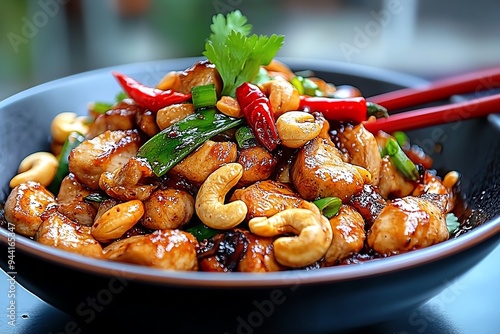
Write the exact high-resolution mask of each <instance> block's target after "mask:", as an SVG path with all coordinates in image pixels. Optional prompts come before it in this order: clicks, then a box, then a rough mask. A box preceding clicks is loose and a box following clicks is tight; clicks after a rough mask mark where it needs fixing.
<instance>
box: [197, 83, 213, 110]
mask: <svg viewBox="0 0 500 334" xmlns="http://www.w3.org/2000/svg"><path fill="white" fill-rule="evenodd" d="M191 98H192V99H193V106H194V108H195V109H199V108H208V107H213V106H215V104H216V103H217V91H216V89H215V84H208V85H201V86H195V87H193V88H192V89H191Z"/></svg>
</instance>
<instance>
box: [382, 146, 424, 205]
mask: <svg viewBox="0 0 500 334" xmlns="http://www.w3.org/2000/svg"><path fill="white" fill-rule="evenodd" d="M414 188H415V183H414V182H412V181H410V180H408V179H406V178H405V177H404V176H403V174H401V172H400V171H399V170H398V169H397V167H396V166H395V165H394V164H393V163H392V162H391V160H390V159H389V157H387V156H385V157H384V158H382V164H381V165H380V181H379V183H378V189H379V192H380V195H382V197H384V198H385V199H390V198H396V197H404V196H408V195H410V194H411V193H412V191H413V189H414Z"/></svg>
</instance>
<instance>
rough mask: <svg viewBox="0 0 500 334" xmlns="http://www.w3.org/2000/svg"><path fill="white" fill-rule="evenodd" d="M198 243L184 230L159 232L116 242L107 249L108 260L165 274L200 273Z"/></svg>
mask: <svg viewBox="0 0 500 334" xmlns="http://www.w3.org/2000/svg"><path fill="white" fill-rule="evenodd" d="M198 247H199V245H198V241H197V240H196V238H195V237H194V236H193V235H192V234H191V233H188V232H184V231H181V230H176V229H174V230H170V229H166V230H156V231H154V232H153V233H151V234H147V235H137V236H133V237H130V238H127V239H121V240H118V241H115V242H113V243H111V244H109V245H108V246H106V247H105V248H104V257H105V258H106V259H108V260H114V261H121V262H127V263H134V264H138V265H144V266H149V267H154V268H159V269H166V270H187V271H196V270H198V259H197V257H196V252H197V249H198Z"/></svg>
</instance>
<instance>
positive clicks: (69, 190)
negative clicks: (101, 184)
mask: <svg viewBox="0 0 500 334" xmlns="http://www.w3.org/2000/svg"><path fill="white" fill-rule="evenodd" d="M91 193H93V191H91V190H90V189H88V188H85V187H84V186H82V185H81V184H80V183H79V182H78V181H77V180H76V179H75V176H74V175H73V174H72V173H70V174H68V176H66V177H65V178H64V179H63V180H62V182H61V187H60V188H59V194H58V195H57V204H58V208H57V210H58V211H59V212H61V213H62V214H63V215H65V216H66V217H68V218H69V219H71V220H73V221H74V222H76V223H78V224H81V225H85V226H92V224H93V222H94V218H95V215H96V213H97V205H96V204H93V203H90V202H87V201H85V200H84V198H85V196H88V195H90V194H91Z"/></svg>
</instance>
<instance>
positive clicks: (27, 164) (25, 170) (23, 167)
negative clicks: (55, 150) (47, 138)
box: [10, 152, 59, 188]
mask: <svg viewBox="0 0 500 334" xmlns="http://www.w3.org/2000/svg"><path fill="white" fill-rule="evenodd" d="M58 167H59V161H58V160H57V158H56V157H55V156H54V155H53V154H52V153H49V152H36V153H33V154H31V155H28V156H27V157H26V158H24V159H23V161H21V163H20V164H19V168H18V174H17V175H16V176H14V177H13V178H12V179H11V180H10V187H11V188H14V187H15V186H18V185H20V184H21V183H25V182H27V181H36V182H38V183H40V184H41V185H43V186H48V185H49V184H50V183H51V182H52V180H53V179H54V177H55V176H56V173H57V168H58Z"/></svg>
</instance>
